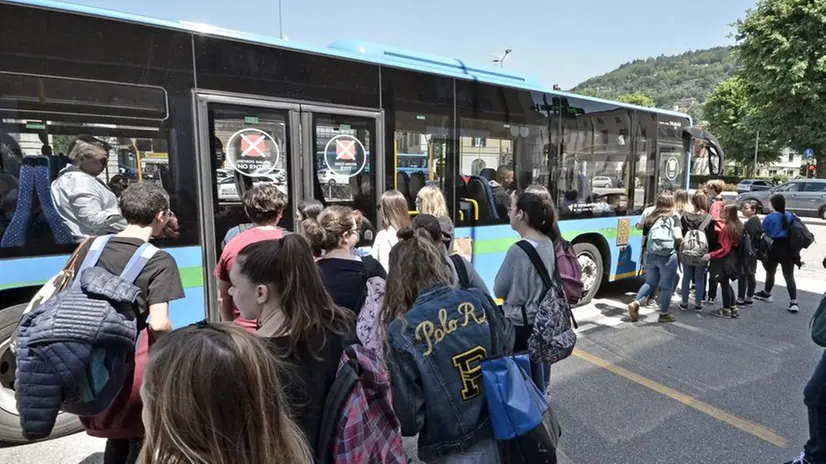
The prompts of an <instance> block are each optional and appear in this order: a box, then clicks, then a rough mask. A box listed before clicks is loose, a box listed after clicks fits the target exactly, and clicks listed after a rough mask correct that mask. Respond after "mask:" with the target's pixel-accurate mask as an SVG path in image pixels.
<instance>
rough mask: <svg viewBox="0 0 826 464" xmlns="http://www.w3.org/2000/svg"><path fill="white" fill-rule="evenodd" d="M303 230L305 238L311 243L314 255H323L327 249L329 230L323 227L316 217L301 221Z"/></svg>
mask: <svg viewBox="0 0 826 464" xmlns="http://www.w3.org/2000/svg"><path fill="white" fill-rule="evenodd" d="M301 230H302V232H303V233H304V236H305V238H306V239H307V241H308V242H309V243H310V248H312V250H313V255H314V256H321V253H322V252H323V251H324V250H326V249H327V242H328V239H327V235H328V234H327V231H326V230H324V227H321V224H319V222H318V220H316V219H305V220H304V222H302V223H301Z"/></svg>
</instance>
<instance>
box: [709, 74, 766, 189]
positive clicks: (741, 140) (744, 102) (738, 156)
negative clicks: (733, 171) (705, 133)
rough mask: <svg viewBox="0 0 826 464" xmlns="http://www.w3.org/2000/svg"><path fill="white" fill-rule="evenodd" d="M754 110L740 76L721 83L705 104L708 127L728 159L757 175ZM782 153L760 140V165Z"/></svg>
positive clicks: (758, 157)
mask: <svg viewBox="0 0 826 464" xmlns="http://www.w3.org/2000/svg"><path fill="white" fill-rule="evenodd" d="M753 113H754V109H753V108H752V107H751V103H750V101H749V95H748V93H747V92H746V86H745V84H744V82H743V80H742V79H741V78H739V77H731V78H729V79H726V80H724V81H723V82H721V83H720V85H718V86H717V87H716V88H715V89H714V91H712V92H711V94H710V95H709V96H708V99H707V100H706V103H705V106H704V107H703V115H704V117H705V120H706V122H707V123H708V124H707V125H708V129H709V130H710V131H711V132H712V133H713V134H714V135H716V136H717V138H718V139H719V140H720V144H721V145H722V146H723V151H724V152H725V153H726V160H729V161H735V162H736V163H737V164H738V165H741V166H746V167H747V169H748V170H749V172H750V173H751V175H754V171H753V168H754V146H755V143H756V139H757V127H756V124H755V122H754V115H753ZM761 139H765V137H761ZM779 156H780V151H779V150H778V149H777V146H776V144H774V143H768V142H764V141H762V140H761V142H760V144H759V150H758V153H757V163H758V164H765V163H771V162H773V161H775V160H776V159H777V158H778V157H779Z"/></svg>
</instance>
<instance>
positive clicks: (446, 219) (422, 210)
mask: <svg viewBox="0 0 826 464" xmlns="http://www.w3.org/2000/svg"><path fill="white" fill-rule="evenodd" d="M416 210H417V211H418V212H419V214H429V215H431V216H435V217H436V219H438V220H439V227H441V228H442V235H444V236H445V237H448V238H449V239H450V241H449V243H447V245H446V246H447V250H448V252H450V253H458V254H460V255H462V256H464V257H465V258H466V259H468V260H470V256H471V254H472V252H473V249H472V245H471V240H470V238H467V237H462V238H459V239H457V238H456V237H454V230H455V227H454V225H453V220H452V219H451V218H450V212H449V211H448V210H447V200H445V196H444V194H443V193H442V191H441V190H440V189H439V186H438V185H434V184H431V185H425V186H424V187H423V188H422V189H421V190H419V193H418V194H416Z"/></svg>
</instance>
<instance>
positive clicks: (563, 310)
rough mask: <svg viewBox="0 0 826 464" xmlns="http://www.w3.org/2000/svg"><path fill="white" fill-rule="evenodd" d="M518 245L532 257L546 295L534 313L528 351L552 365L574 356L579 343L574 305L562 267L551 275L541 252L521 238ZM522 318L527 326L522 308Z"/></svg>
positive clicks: (541, 361)
mask: <svg viewBox="0 0 826 464" xmlns="http://www.w3.org/2000/svg"><path fill="white" fill-rule="evenodd" d="M516 244H517V245H518V246H519V248H522V250H524V251H525V253H526V254H527V255H528V257H529V258H530V259H531V263H533V266H534V268H535V269H536V272H538V273H539V276H540V277H542V283H543V284H544V286H545V294H544V295H543V296H542V300H540V302H539V306H538V307H537V309H536V315H535V316H534V322H533V329H531V336H530V337H529V338H528V354H529V356H530V358H531V361H533V362H535V363H547V364H553V363H555V362H557V361H562V360H563V359H565V358H567V357H568V356H570V355H571V353H573V351H574V345H576V332H574V329H575V328H578V327H579V326H577V323H576V320H575V319H574V314H573V312H571V305H570V304H568V299H567V298H566V297H565V292H564V291H563V290H562V285H561V284H560V278H559V267H558V266H554V278H553V279H551V276H550V275H549V274H548V269H547V268H546V267H545V263H543V262H542V258H541V257H540V256H539V253H538V252H537V251H536V249H535V248H534V247H533V245H531V244H530V243H528V242H526V241H524V240H520V241H518V242H516ZM522 318H523V320H524V323H525V325H528V315H527V313H526V311H525V307H524V306H523V307H522Z"/></svg>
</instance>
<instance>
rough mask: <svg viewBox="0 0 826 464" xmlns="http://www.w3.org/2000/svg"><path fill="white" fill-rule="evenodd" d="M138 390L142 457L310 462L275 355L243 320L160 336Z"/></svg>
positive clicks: (172, 462)
mask: <svg viewBox="0 0 826 464" xmlns="http://www.w3.org/2000/svg"><path fill="white" fill-rule="evenodd" d="M141 397H142V399H143V422H144V425H145V427H146V439H145V442H144V446H143V449H142V451H141V455H140V457H139V462H140V463H141V464H235V463H239V462H243V463H248V464H270V463H273V462H278V463H284V464H306V463H308V462H312V455H311V453H310V451H309V448H308V447H307V444H306V442H305V440H304V437H303V435H302V433H301V431H300V430H299V428H298V427H297V426H296V424H295V423H294V422H293V421H292V419H291V418H290V415H289V413H288V404H287V401H286V399H285V397H284V394H283V392H282V382H281V377H280V376H279V368H278V362H277V360H276V359H275V357H274V356H273V355H272V354H271V353H270V351H269V349H268V348H267V346H266V344H265V343H264V341H263V340H261V339H259V338H257V337H256V336H255V335H252V334H250V333H247V332H246V331H245V330H244V329H242V328H240V327H236V326H234V325H232V324H226V323H206V322H202V323H199V324H196V325H191V326H189V327H185V328H182V329H180V330H176V331H174V332H171V333H170V334H168V335H166V336H165V337H163V338H161V339H159V340H158V342H157V343H156V344H155V345H154V346H153V348H152V352H151V354H150V356H149V362H148V364H147V367H146V372H145V374H144V378H143V384H142V385H141Z"/></svg>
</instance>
